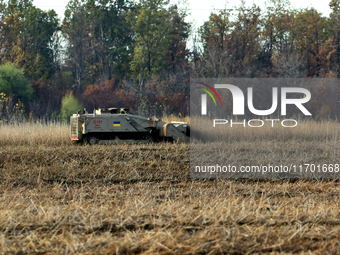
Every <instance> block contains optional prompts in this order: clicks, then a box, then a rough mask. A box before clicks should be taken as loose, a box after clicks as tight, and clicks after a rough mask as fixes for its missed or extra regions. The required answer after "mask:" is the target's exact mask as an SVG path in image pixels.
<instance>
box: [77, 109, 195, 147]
mask: <svg viewBox="0 0 340 255" xmlns="http://www.w3.org/2000/svg"><path fill="white" fill-rule="evenodd" d="M70 123H71V136H70V138H71V140H73V141H76V142H86V143H88V144H91V145H93V144H99V143H110V142H119V141H123V142H136V141H137V142H140V141H142V142H150V141H160V140H166V141H173V140H175V141H180V142H189V127H188V124H187V123H186V122H171V123H165V122H163V121H161V120H153V119H151V118H145V117H142V116H138V115H134V114H130V113H128V109H125V108H120V109H119V108H101V109H98V110H94V112H93V113H92V114H89V113H87V112H86V111H83V112H82V113H80V111H78V113H77V114H73V116H71V117H70Z"/></svg>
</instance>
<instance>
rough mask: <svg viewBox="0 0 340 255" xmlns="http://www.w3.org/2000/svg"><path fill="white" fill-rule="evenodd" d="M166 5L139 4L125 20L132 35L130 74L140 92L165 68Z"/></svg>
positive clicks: (155, 1)
mask: <svg viewBox="0 0 340 255" xmlns="http://www.w3.org/2000/svg"><path fill="white" fill-rule="evenodd" d="M167 4H168V1H164V0H142V1H141V2H140V3H139V4H138V5H137V7H136V11H135V12H131V13H130V16H129V22H131V23H132V29H133V30H134V31H135V33H136V39H135V40H136V43H135V47H134V56H133V60H132V61H131V70H132V72H133V74H134V76H135V77H136V78H138V80H139V86H140V91H142V89H143V86H144V80H145V79H146V78H149V77H150V76H151V75H152V74H159V73H160V72H161V71H162V70H164V69H165V67H166V62H165V60H166V52H167V49H168V46H169V44H170V41H171V39H172V38H171V36H170V34H169V30H170V28H171V24H170V23H169V22H168V20H169V16H170V14H169V12H168V11H167V10H166V9H165V6H166V5H167Z"/></svg>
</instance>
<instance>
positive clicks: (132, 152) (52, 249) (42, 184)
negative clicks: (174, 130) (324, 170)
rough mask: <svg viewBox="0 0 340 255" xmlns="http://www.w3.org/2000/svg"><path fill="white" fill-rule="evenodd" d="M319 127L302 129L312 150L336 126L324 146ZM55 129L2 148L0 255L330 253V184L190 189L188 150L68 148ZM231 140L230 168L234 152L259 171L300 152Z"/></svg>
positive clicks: (336, 228) (333, 210) (335, 201)
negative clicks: (257, 162) (261, 164)
mask: <svg viewBox="0 0 340 255" xmlns="http://www.w3.org/2000/svg"><path fill="white" fill-rule="evenodd" d="M313 125H316V126H313ZM327 125H328V126H329V125H330V124H327V123H324V124H313V123H310V124H309V130H310V132H314V133H315V134H318V133H320V137H318V138H315V140H314V143H315V144H316V145H317V147H318V148H323V146H324V147H325V148H326V147H327V146H328V144H332V143H333V144H334V140H331V139H330V138H331V137H335V133H334V132H337V131H336V125H335V124H334V125H333V123H332V124H331V125H332V128H330V126H329V135H328V136H325V135H324V133H325V132H326V131H325V130H326V129H325V128H326V127H327ZM2 128H4V127H2ZM7 128H8V131H7V132H8V133H10V134H13V133H17V134H21V132H20V131H18V130H15V128H13V130H12V132H11V130H10V129H9V127H7ZM18 128H19V129H20V128H23V127H22V126H20V127H19V126H18ZM47 128H48V127H47ZM55 128H57V127H55ZM60 128H64V129H65V130H67V133H66V131H65V134H66V137H64V136H63V135H61V134H58V133H56V135H55V136H54V135H52V136H50V138H49V139H50V140H39V139H38V138H39V134H35V133H32V136H33V137H36V138H35V139H32V137H29V138H27V140H25V138H23V137H22V136H21V135H20V137H15V136H13V137H12V138H11V139H8V140H7V142H6V143H2V145H3V146H2V147H1V149H0V253H1V254H29V253H33V254H37V253H39V254H74V253H82V254H244V253H255V254H260V253H299V254H301V253H306V254H311V253H315V254H321V253H328V254H336V253H339V248H340V245H339V244H340V243H339V239H340V221H339V216H340V214H339V212H340V202H339V192H340V182H338V181H333V180H301V179H300V180H298V179H295V180H262V181H261V180H213V181H210V180H192V179H190V174H189V145H188V144H176V143H174V144H172V143H157V144H146V145H103V146H73V145H71V144H70V143H68V142H66V140H67V139H68V128H66V127H60ZM306 128H307V126H306ZM22 130H25V129H22ZM27 130H29V128H28V129H27ZM36 130H38V129H36ZM26 132H29V131H26ZM42 132H44V131H43V130H41V134H43V133H42ZM60 132H62V131H60ZM236 132H239V135H235V142H234V141H233V140H232V139H231V140H230V141H231V142H234V144H233V145H236V144H237V143H241V145H240V146H239V147H234V148H232V149H230V150H229V151H228V153H231V154H232V155H231V156H233V155H234V157H236V160H235V162H236V163H240V162H239V161H243V160H244V158H242V157H237V155H239V154H240V153H241V152H242V150H244V149H247V154H248V155H249V156H251V157H252V158H253V159H256V157H257V155H258V153H263V155H265V154H267V156H268V157H267V158H264V159H263V161H265V162H268V161H270V160H273V161H278V160H287V158H288V160H289V157H290V156H293V155H294V157H298V156H299V155H300V158H301V157H302V158H303V157H304V155H305V154H304V153H303V150H311V149H312V147H308V146H307V147H304V146H306V145H305V144H304V142H308V139H307V137H305V136H302V135H301V136H300V138H301V140H300V143H296V144H295V145H294V146H295V147H294V148H295V149H294V150H295V152H293V153H291V154H285V153H282V152H284V151H285V148H283V147H282V146H283V144H285V143H283V142H284V141H285V140H284V139H281V138H280V137H282V136H277V137H276V138H275V137H274V138H275V139H270V138H268V139H264V138H261V139H258V140H256V139H255V138H253V137H250V134H249V133H244V134H243V136H242V135H241V133H242V131H236ZM243 132H244V131H243ZM2 133H4V132H2ZM46 133H47V132H46ZM46 133H44V134H46ZM302 133H303V132H302ZM302 133H301V134H302ZM53 134H54V133H53ZM1 135H2V136H3V138H6V136H5V135H4V134H1ZM246 135H248V136H249V137H248V139H250V141H251V142H249V143H248V144H246V140H247V139H246V138H244V136H246ZM292 135H295V134H292ZM327 137H328V138H329V139H328V138H327ZM30 139H32V140H30ZM63 139H65V143H64V142H62V143H57V141H60V140H62V141H64V140H63ZM237 139H240V140H241V142H240V141H238V140H237ZM251 139H252V140H251ZM280 139H281V140H280ZM334 139H335V138H334ZM336 139H337V138H336ZM28 140H29V141H28ZM53 141H54V142H53ZM261 141H262V143H263V145H265V144H267V145H268V146H269V148H270V146H271V145H275V144H276V147H272V148H271V150H272V152H270V150H269V149H268V148H267V147H263V148H259V147H257V146H255V145H256V143H257V142H261ZM280 142H281V146H280ZM252 143H253V144H255V145H253V146H250V145H251V144H252ZM18 144H19V145H18ZM288 145H291V143H288ZM245 146H248V147H245ZM299 146H302V147H301V148H305V149H303V150H302V151H301V150H300V151H299V150H298V149H299ZM328 147H329V146H328ZM286 149H287V148H286ZM288 149H290V148H288ZM288 149H287V150H288ZM280 150H281V151H280ZM290 150H291V149H290ZM327 153H328V152H327V151H326V152H325V153H324V154H323V153H322V154H323V156H324V157H325V158H326V160H327V157H328V156H329V154H327ZM331 156H332V155H331ZM333 156H334V159H338V157H337V156H336V155H335V154H334V155H333Z"/></svg>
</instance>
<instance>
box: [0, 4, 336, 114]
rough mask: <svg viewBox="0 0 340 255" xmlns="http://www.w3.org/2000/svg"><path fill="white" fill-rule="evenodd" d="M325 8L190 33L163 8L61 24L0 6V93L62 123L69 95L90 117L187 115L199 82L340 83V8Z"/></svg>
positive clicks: (223, 17)
mask: <svg viewBox="0 0 340 255" xmlns="http://www.w3.org/2000/svg"><path fill="white" fill-rule="evenodd" d="M329 6H330V8H331V11H332V12H331V14H330V15H329V17H325V16H323V15H322V14H321V13H320V12H319V11H317V10H315V9H313V8H304V9H294V8H292V7H291V6H290V3H289V1H287V0H267V2H266V8H264V9H261V8H260V7H259V6H256V5H255V4H254V5H252V6H250V7H249V6H246V5H245V3H244V2H243V1H242V2H241V3H240V5H239V6H237V7H235V8H233V9H225V10H219V11H214V12H212V13H211V14H210V16H209V19H208V20H207V21H206V22H204V24H203V25H202V26H201V27H199V28H198V29H194V28H193V27H192V26H191V24H189V23H188V22H187V21H186V17H187V16H188V15H189V12H190V10H188V9H187V8H184V7H179V6H178V5H176V4H170V3H169V1H167V0H140V1H139V2H138V3H137V2H134V1H130V0H96V1H94V0H70V1H69V3H68V4H67V6H66V10H65V14H64V19H63V20H60V18H59V17H58V16H57V14H56V12H55V11H54V10H49V11H43V10H41V9H39V8H37V7H36V6H34V5H33V2H32V0H0V65H1V68H0V92H1V93H3V96H4V97H5V98H6V100H7V99H10V100H9V101H11V102H13V105H16V104H17V103H18V102H20V104H22V111H23V112H25V113H26V114H30V116H31V117H32V118H34V119H41V118H47V119H48V118H55V117H57V116H59V114H60V107H61V104H62V98H63V97H66V96H69V93H70V92H72V94H73V95H74V97H75V98H77V100H78V101H79V102H81V103H82V105H83V106H85V107H86V108H88V110H90V111H91V110H92V109H93V108H94V107H111V106H116V107H127V108H131V109H132V110H133V111H134V112H136V113H138V114H142V115H151V116H152V115H156V116H161V115H162V114H170V113H175V114H179V113H181V114H182V115H187V114H189V97H190V94H189V92H190V91H189V87H190V86H189V83H190V78H193V77H195V78H197V77H214V78H215V77H216V78H221V77H232V78H237V77H243V78H244V77H247V78H254V77H263V78H265V77H272V78H276V77H284V78H287V77H289V78H301V77H306V78H307V77H334V78H339V77H340V0H331V2H330V3H329ZM15 69H18V70H19V71H18V70H15ZM11 73H12V74H11ZM20 75H22V76H23V77H21V76H20ZM12 76H15V77H17V79H19V80H20V81H21V82H22V84H23V85H20V86H19V85H16V84H17V83H16V84H14V83H13V78H10V77H12ZM20 77H21V78H20ZM11 80H12V81H11ZM324 89H325V90H326V89H327V88H324ZM23 91H25V93H23ZM320 93H321V94H323V95H324V94H325V92H324V93H323V92H322V91H321V92H320ZM6 100H2V101H1V100H0V103H2V104H5V102H9V101H8V100H7V101H6ZM336 103H337V104H338V102H336ZM1 107H2V108H5V107H4V106H3V105H2V106H1ZM331 117H336V113H334V114H332V116H331Z"/></svg>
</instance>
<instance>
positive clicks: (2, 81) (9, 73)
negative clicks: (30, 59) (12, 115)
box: [0, 63, 33, 111]
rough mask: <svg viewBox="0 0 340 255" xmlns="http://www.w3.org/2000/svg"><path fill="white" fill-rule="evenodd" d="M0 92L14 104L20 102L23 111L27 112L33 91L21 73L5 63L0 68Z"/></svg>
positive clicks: (12, 65)
mask: <svg viewBox="0 0 340 255" xmlns="http://www.w3.org/2000/svg"><path fill="white" fill-rule="evenodd" d="M0 92H2V93H4V94H6V96H9V97H11V98H13V100H14V103H16V102H18V100H20V101H21V102H22V103H23V104H24V106H25V110H26V111H27V110H28V106H29V102H30V100H31V98H32V94H33V89H32V87H31V86H30V83H29V81H28V80H27V78H26V77H25V76H24V74H23V72H22V71H21V70H20V69H18V68H17V67H16V66H15V65H14V64H10V63H7V64H5V65H1V66H0Z"/></svg>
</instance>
